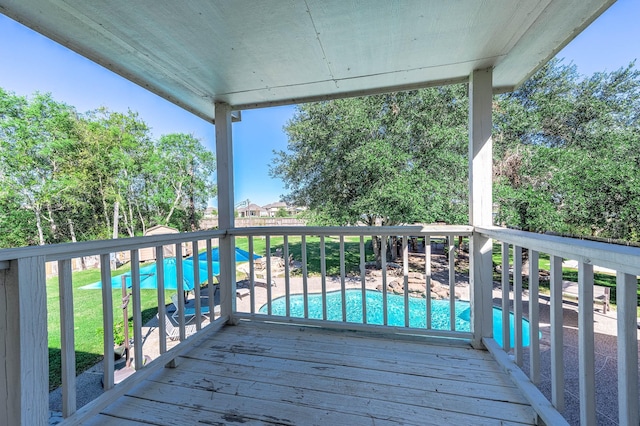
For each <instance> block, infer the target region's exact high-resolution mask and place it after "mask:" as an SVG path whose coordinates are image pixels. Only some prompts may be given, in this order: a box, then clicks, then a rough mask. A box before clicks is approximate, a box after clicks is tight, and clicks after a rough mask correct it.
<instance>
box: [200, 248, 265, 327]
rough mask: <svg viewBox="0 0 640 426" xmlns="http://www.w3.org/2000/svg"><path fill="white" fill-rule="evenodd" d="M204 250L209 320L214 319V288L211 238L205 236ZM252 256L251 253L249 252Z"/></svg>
mask: <svg viewBox="0 0 640 426" xmlns="http://www.w3.org/2000/svg"><path fill="white" fill-rule="evenodd" d="M205 250H206V251H207V293H208V294H209V318H211V322H213V320H215V319H216V289H215V287H214V286H213V253H212V250H213V247H212V244H211V238H207V241H206V247H205ZM251 257H252V258H253V254H251Z"/></svg>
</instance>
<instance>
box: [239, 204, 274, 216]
mask: <svg viewBox="0 0 640 426" xmlns="http://www.w3.org/2000/svg"><path fill="white" fill-rule="evenodd" d="M238 216H239V217H267V216H268V213H267V210H265V209H264V208H263V207H260V206H259V205H257V204H253V203H251V204H249V205H248V206H246V207H240V208H239V209H238Z"/></svg>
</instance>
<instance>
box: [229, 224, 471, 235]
mask: <svg viewBox="0 0 640 426" xmlns="http://www.w3.org/2000/svg"><path fill="white" fill-rule="evenodd" d="M472 232H473V227H472V226H469V225H407V226H264V227H252V228H233V229H229V230H228V233H229V235H233V236H250V235H276V236H279V235H324V236H336V235H347V236H360V235H365V236H366V235H410V236H419V235H438V236H449V235H455V236H458V235H463V236H466V235H471V234H472Z"/></svg>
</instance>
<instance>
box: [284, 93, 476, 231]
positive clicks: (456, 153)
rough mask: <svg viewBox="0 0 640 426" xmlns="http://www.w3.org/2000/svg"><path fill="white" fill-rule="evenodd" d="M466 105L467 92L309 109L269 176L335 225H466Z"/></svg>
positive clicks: (295, 123)
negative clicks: (463, 222) (277, 178)
mask: <svg viewBox="0 0 640 426" xmlns="http://www.w3.org/2000/svg"><path fill="white" fill-rule="evenodd" d="M467 105H468V103H467V99H466V86H464V85H455V86H446V87H442V88H432V89H424V90H419V91H412V92H404V93H391V94H387V95H377V96H370V97H366V98H351V99H341V100H336V101H330V102H321V103H316V104H305V105H301V106H299V107H298V111H297V113H296V115H295V116H294V118H293V119H292V120H291V121H290V122H289V123H288V124H287V126H286V127H285V132H286V133H287V135H288V137H289V144H288V151H287V152H284V151H280V152H277V153H276V161H275V164H274V166H273V167H272V169H271V175H272V176H274V177H279V178H281V179H282V180H283V181H284V183H285V186H286V188H287V189H289V190H290V193H289V195H288V196H287V197H286V198H287V200H288V201H290V202H292V203H294V204H298V205H306V206H308V207H309V208H310V209H311V210H312V211H313V212H314V213H315V214H316V215H317V217H319V218H322V219H323V220H324V221H328V222H330V223H334V224H355V223H358V222H365V223H367V224H374V223H382V224H388V225H393V224H401V223H413V222H419V221H422V222H433V221H436V220H444V221H448V222H451V223H453V222H458V221H460V220H465V219H466V215H467V207H466V206H467V191H468V190H467V167H466V155H467V129H466V123H467Z"/></svg>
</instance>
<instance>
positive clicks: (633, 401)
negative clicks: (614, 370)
mask: <svg viewBox="0 0 640 426" xmlns="http://www.w3.org/2000/svg"><path fill="white" fill-rule="evenodd" d="M637 291H638V279H637V277H636V276H634V275H631V274H625V273H622V272H618V273H617V274H616V294H617V304H618V422H619V423H620V424H621V425H637V424H638V417H639V416H638V337H637V336H638V335H637V321H638V315H637V306H638V295H637Z"/></svg>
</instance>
